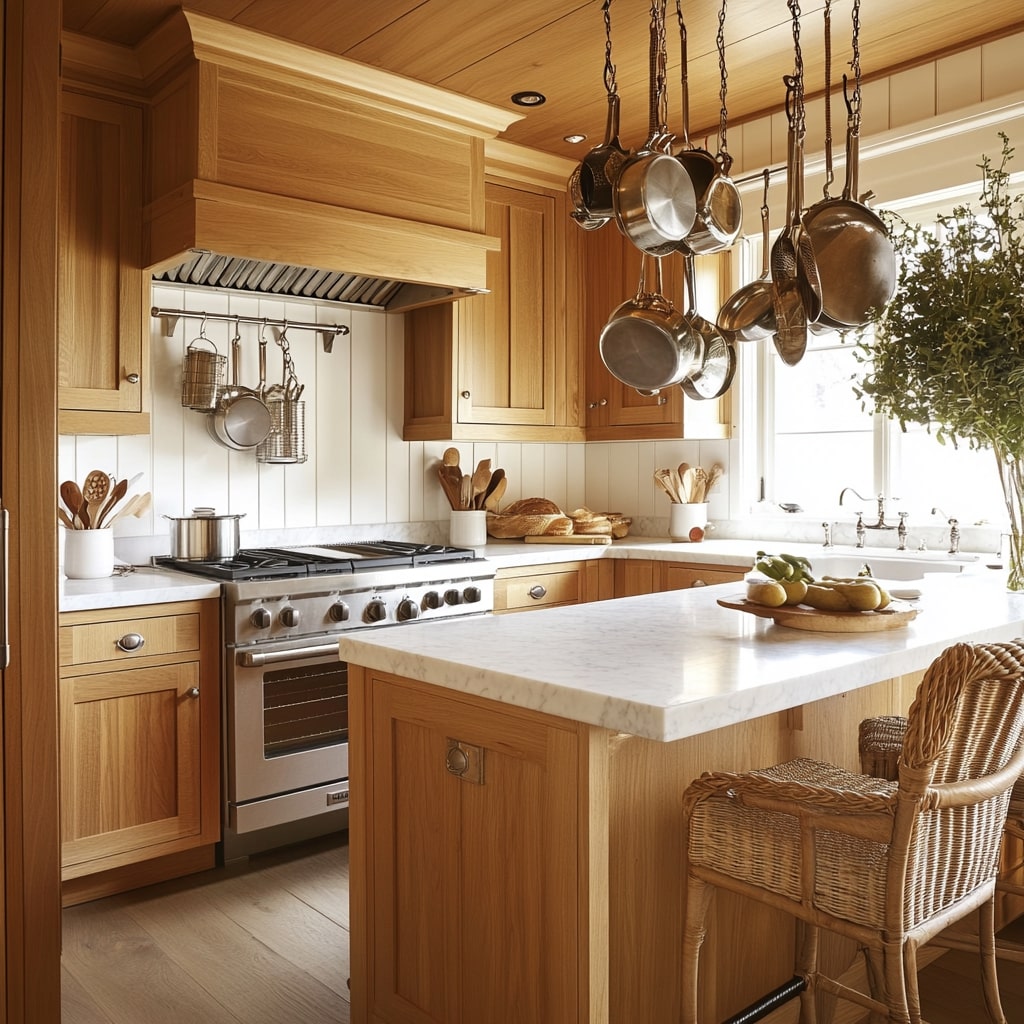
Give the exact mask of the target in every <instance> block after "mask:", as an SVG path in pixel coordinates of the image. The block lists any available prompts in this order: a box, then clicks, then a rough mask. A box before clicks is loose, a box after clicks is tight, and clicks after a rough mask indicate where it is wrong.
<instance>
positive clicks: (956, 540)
mask: <svg viewBox="0 0 1024 1024" xmlns="http://www.w3.org/2000/svg"><path fill="white" fill-rule="evenodd" d="M948 554H950V555H958V554H960V524H959V522H958V521H957V520H956V519H950V520H949V552H948Z"/></svg>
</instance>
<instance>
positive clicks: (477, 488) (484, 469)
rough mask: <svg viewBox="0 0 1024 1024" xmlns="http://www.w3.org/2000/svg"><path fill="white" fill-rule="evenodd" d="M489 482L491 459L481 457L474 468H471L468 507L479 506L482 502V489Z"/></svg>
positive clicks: (484, 488) (485, 488) (483, 489)
mask: <svg viewBox="0 0 1024 1024" xmlns="http://www.w3.org/2000/svg"><path fill="white" fill-rule="evenodd" d="M490 482H491V460H490V459H481V460H480V461H479V462H478V463H477V465H476V469H475V470H473V494H472V497H471V499H470V508H480V507H481V504H482V502H483V494H484V491H486V490H487V485H488V484H489V483H490Z"/></svg>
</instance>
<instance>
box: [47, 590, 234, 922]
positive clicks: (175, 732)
mask: <svg viewBox="0 0 1024 1024" xmlns="http://www.w3.org/2000/svg"><path fill="white" fill-rule="evenodd" d="M219 629H220V626H219V605H218V602H217V601H195V602H177V603H174V604H165V605H156V606H146V607H136V608H127V609H126V608H119V609H116V610H107V611H97V612H91V611H90V612H73V613H65V614H63V615H61V617H60V686H59V693H60V697H59V700H60V788H61V879H62V882H63V891H64V903H65V905H70V904H72V903H78V902H82V901H84V900H87V899H93V898H96V897H97V896H103V895H108V894H110V893H112V892H119V891H123V890H125V889H129V888H134V887H135V886H138V885H145V884H149V883H150V882H154V881H159V880H162V879H165V878H170V877H174V876H176V875H181V874H187V873H189V872H191V871H198V870H202V869H204V868H206V867H211V866H212V865H213V863H214V844H215V843H216V842H217V841H218V840H219V839H220V657H219V646H220V643H219Z"/></svg>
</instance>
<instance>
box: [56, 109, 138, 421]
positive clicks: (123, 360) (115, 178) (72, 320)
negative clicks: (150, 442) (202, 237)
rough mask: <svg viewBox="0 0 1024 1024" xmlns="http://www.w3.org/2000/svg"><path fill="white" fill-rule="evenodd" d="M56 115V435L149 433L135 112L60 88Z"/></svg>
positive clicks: (136, 118) (136, 115) (136, 112)
mask: <svg viewBox="0 0 1024 1024" xmlns="http://www.w3.org/2000/svg"><path fill="white" fill-rule="evenodd" d="M61 103H62V111H61V167H60V183H61V189H60V210H59V222H58V223H59V246H58V251H59V261H58V284H59V299H60V302H59V307H58V316H57V330H58V342H59V363H58V388H59V408H60V419H59V429H60V432H61V433H82V434H87V433H100V434H115V433H125V434H132V433H146V432H148V430H149V414H148V409H147V408H146V402H147V398H146V395H147V388H146V386H145V385H146V383H147V382H146V381H145V375H146V374H147V372H148V362H147V359H146V354H147V352H148V348H147V347H146V346H145V345H144V335H145V333H146V324H147V323H148V320H146V321H144V319H143V310H144V295H143V291H144V286H145V281H144V275H143V271H142V263H141V248H142V110H141V109H140V108H139V107H135V106H131V105H128V104H122V103H115V102H112V101H109V100H105V99H99V98H97V97H93V96H85V95H82V94H79V93H74V92H69V91H65V92H64V93H63V95H62V100H61Z"/></svg>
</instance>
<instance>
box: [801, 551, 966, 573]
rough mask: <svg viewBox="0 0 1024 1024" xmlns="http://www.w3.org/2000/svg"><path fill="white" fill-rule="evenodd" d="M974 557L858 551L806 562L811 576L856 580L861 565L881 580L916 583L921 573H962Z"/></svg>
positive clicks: (815, 557)
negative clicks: (853, 578)
mask: <svg viewBox="0 0 1024 1024" xmlns="http://www.w3.org/2000/svg"><path fill="white" fill-rule="evenodd" d="M977 560H978V556H977V555H959V556H950V555H947V554H946V553H945V552H941V551H920V552H913V551H907V552H877V551H868V550H864V549H861V550H859V551H857V552H856V553H852V552H851V553H841V552H835V551H828V552H824V551H823V552H822V553H821V554H817V555H813V556H811V558H810V561H811V565H812V566H813V568H812V569H811V572H812V573H813V574H814V575H815V576H856V575H858V574H859V573H860V571H861V569H862V568H863V566H864V564H865V563H867V564H868V565H869V566H871V572H872V573H873V574H874V575H875V576H876V577H878V579H882V580H919V579H923V578H924V575H925V573H933V572H944V573H956V572H963V570H964V567H965V565H967V564H968V563H970V562H976V561H977Z"/></svg>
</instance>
